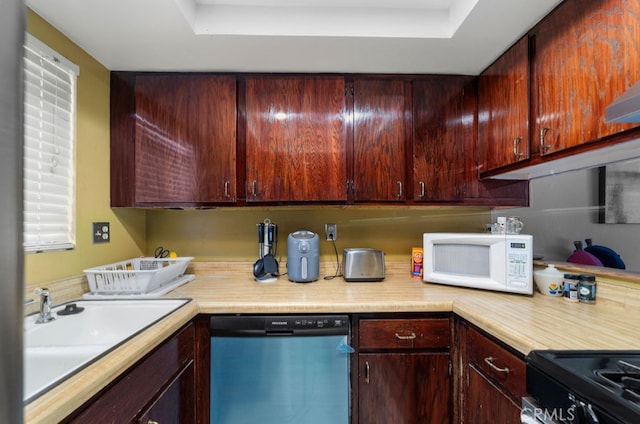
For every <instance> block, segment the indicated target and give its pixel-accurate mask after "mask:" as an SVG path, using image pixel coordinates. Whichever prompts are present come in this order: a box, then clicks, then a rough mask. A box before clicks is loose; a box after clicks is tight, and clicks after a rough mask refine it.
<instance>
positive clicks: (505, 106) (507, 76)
mask: <svg viewBox="0 0 640 424" xmlns="http://www.w3.org/2000/svg"><path fill="white" fill-rule="evenodd" d="M529 154H530V149H529V39H528V37H524V38H522V39H521V40H520V41H518V42H517V43H516V44H515V45H514V46H513V47H511V48H510V49H509V50H507V52H506V53H505V54H504V55H502V56H501V57H500V58H499V59H498V60H497V61H496V62H495V63H493V64H492V65H491V66H490V67H489V68H487V69H486V70H485V71H484V72H483V73H482V74H480V76H479V77H478V162H479V164H478V171H479V173H480V174H482V173H483V172H487V171H493V170H496V169H499V168H501V167H503V166H507V165H511V164H514V163H517V162H520V161H523V160H526V159H529Z"/></svg>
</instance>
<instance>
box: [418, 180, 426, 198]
mask: <svg viewBox="0 0 640 424" xmlns="http://www.w3.org/2000/svg"><path fill="white" fill-rule="evenodd" d="M418 184H420V198H421V199H424V196H425V194H426V193H425V189H424V182H423V181H420V182H419V183H418Z"/></svg>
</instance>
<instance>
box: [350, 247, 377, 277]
mask: <svg viewBox="0 0 640 424" xmlns="http://www.w3.org/2000/svg"><path fill="white" fill-rule="evenodd" d="M342 269H343V271H342V274H343V276H344V279H345V281H382V280H384V252H383V251H382V250H376V249H368V248H351V249H344V252H343V254H342Z"/></svg>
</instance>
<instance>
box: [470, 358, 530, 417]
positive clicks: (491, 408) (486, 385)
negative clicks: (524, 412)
mask: <svg viewBox="0 0 640 424" xmlns="http://www.w3.org/2000/svg"><path fill="white" fill-rule="evenodd" d="M467 372H468V379H469V380H468V387H467V391H468V393H469V395H468V397H467V405H466V411H465V413H464V417H465V419H464V423H466V424H494V423H501V424H519V423H520V407H519V405H518V404H516V403H515V402H514V401H513V400H511V399H510V398H509V397H507V396H505V395H504V394H503V393H502V392H501V391H500V389H498V388H497V387H496V386H495V385H494V384H493V383H491V381H489V380H488V379H487V378H486V377H485V376H484V375H482V374H481V373H480V372H479V371H478V370H476V368H474V367H473V366H469V368H468V371H467Z"/></svg>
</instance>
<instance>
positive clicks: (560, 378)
mask: <svg viewBox="0 0 640 424" xmlns="http://www.w3.org/2000/svg"><path fill="white" fill-rule="evenodd" d="M527 391H528V393H529V394H530V395H531V396H532V397H534V398H535V399H536V400H537V401H538V402H539V403H540V404H541V405H542V406H543V407H544V408H546V409H549V410H556V412H557V413H556V415H564V416H565V417H566V416H573V415H576V416H578V419H575V420H570V419H566V420H565V422H576V423H583V422H586V423H591V422H599V423H634V424H637V423H640V351H638V350H622V351H606V350H579V351H576V350H569V351H554V350H544V351H532V352H531V353H530V354H529V355H528V356H527ZM571 408H574V409H573V410H571ZM571 418H573V417H571ZM594 418H597V420H596V419H594ZM559 422H562V420H559Z"/></svg>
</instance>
